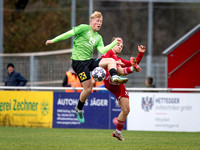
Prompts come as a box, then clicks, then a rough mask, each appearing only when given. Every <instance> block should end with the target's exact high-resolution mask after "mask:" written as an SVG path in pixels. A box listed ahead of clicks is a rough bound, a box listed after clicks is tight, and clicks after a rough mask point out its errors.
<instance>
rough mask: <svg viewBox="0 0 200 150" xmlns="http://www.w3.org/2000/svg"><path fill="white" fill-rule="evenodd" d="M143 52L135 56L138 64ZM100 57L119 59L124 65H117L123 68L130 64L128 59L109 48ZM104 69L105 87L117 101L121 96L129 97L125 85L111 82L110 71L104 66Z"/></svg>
mask: <svg viewBox="0 0 200 150" xmlns="http://www.w3.org/2000/svg"><path fill="white" fill-rule="evenodd" d="M143 54H144V53H141V52H140V53H139V54H138V56H137V58H136V61H137V63H138V64H139V63H140V61H141V59H142V57H143ZM101 58H113V59H114V60H116V61H121V62H122V63H124V64H125V65H124V66H120V65H118V66H117V67H119V66H120V67H122V68H125V67H130V66H131V62H130V61H127V60H124V59H122V58H121V57H118V56H117V55H116V54H115V53H114V52H113V51H112V50H109V51H108V52H107V53H105V54H104V55H102V56H101ZM105 70H106V78H105V79H104V85H105V88H107V89H108V90H109V91H110V92H111V93H113V94H114V95H115V97H116V98H117V100H118V101H119V100H120V98H121V97H126V98H129V95H128V91H127V90H126V87H125V85H124V84H115V83H112V82H111V81H110V73H109V71H108V68H105Z"/></svg>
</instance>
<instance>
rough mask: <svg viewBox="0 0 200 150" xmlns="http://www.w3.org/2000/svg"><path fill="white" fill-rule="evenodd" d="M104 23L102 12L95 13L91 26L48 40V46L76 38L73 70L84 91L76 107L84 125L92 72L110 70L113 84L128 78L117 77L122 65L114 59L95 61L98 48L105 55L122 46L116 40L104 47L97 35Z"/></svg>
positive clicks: (80, 27) (76, 28)
mask: <svg viewBox="0 0 200 150" xmlns="http://www.w3.org/2000/svg"><path fill="white" fill-rule="evenodd" d="M102 21H103V16H102V14H101V13H100V12H98V11H95V12H94V13H93V14H92V15H91V16H90V25H86V24H81V25H79V26H77V27H73V28H72V29H71V30H70V31H68V32H66V33H63V34H61V35H59V36H57V37H55V38H54V39H52V40H47V41H46V45H49V44H52V43H55V42H58V41H61V40H65V39H68V38H70V37H72V36H76V38H75V39H74V41H73V51H72V57H71V60H72V68H73V69H74V71H75V72H76V74H77V75H78V77H79V80H80V82H81V84H82V86H83V91H82V92H81V94H80V99H79V101H78V105H77V106H76V107H75V110H76V114H77V118H78V121H79V122H80V123H84V122H85V119H84V116H83V110H82V109H83V106H84V103H85V101H86V99H87V98H88V96H89V95H90V93H91V91H92V81H91V77H90V71H92V70H93V69H94V68H96V67H103V68H106V67H107V68H108V70H109V73H110V75H111V81H112V82H113V83H120V84H123V83H126V82H127V81H128V79H127V78H124V77H120V76H118V75H117V70H116V65H117V64H121V65H123V64H122V63H120V62H116V61H115V60H114V59H113V58H98V59H93V58H92V53H93V51H94V48H96V49H97V50H98V51H99V52H100V54H104V53H106V52H107V51H109V50H110V49H112V48H113V47H114V46H115V45H117V44H120V42H121V41H120V40H121V39H120V38H116V39H115V40H114V41H113V42H112V43H111V44H109V45H107V46H105V47H104V44H103V39H102V37H101V36H100V35H99V34H98V33H97V31H99V30H100V28H101V25H102Z"/></svg>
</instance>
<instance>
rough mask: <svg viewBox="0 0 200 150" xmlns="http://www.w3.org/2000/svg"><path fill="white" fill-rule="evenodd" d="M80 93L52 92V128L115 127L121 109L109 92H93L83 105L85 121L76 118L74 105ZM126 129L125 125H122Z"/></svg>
mask: <svg viewBox="0 0 200 150" xmlns="http://www.w3.org/2000/svg"><path fill="white" fill-rule="evenodd" d="M79 95H80V93H76V92H74V93H66V92H54V104H53V128H89V129H115V128H116V125H115V123H116V118H117V116H118V115H119V113H120V111H121V109H120V107H119V105H118V103H117V102H116V98H115V96H114V95H113V94H111V93H110V92H105V93H103V92H94V93H91V94H90V96H89V97H88V99H87V101H86V102H85V105H84V107H83V110H84V117H85V123H83V124H81V123H80V122H79V121H78V120H77V118H76V112H75V109H74V108H75V106H76V105H77V103H78V100H79ZM124 129H126V125H125V126H124Z"/></svg>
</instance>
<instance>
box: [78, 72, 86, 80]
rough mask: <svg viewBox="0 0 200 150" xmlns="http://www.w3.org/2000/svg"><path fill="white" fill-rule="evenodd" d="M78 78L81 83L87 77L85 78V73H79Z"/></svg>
mask: <svg viewBox="0 0 200 150" xmlns="http://www.w3.org/2000/svg"><path fill="white" fill-rule="evenodd" d="M78 76H79V78H80V79H81V81H83V80H85V79H87V76H86V74H85V72H82V73H79V74H78Z"/></svg>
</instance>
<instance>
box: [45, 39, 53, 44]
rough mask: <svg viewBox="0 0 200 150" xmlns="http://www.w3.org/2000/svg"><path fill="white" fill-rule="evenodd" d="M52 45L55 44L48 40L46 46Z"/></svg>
mask: <svg viewBox="0 0 200 150" xmlns="http://www.w3.org/2000/svg"><path fill="white" fill-rule="evenodd" d="M52 43H53V42H52V41H51V40H47V41H46V43H45V44H46V45H49V44H52Z"/></svg>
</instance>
